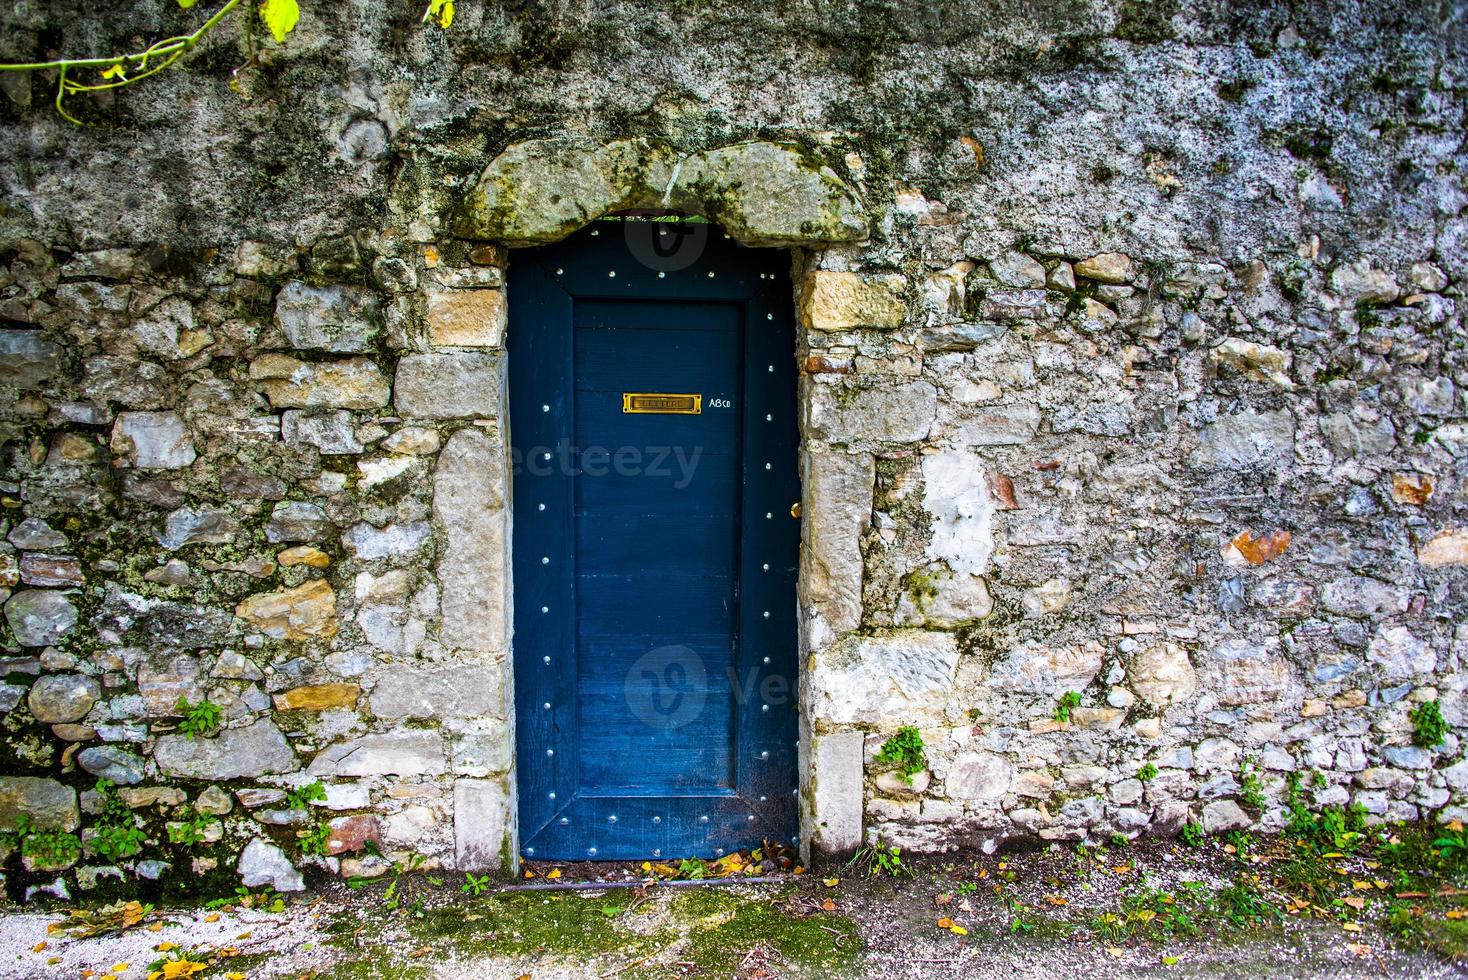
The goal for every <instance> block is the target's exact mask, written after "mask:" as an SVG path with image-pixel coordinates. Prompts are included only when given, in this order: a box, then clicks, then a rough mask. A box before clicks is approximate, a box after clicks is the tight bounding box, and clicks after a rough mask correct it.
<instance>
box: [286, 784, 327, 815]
mask: <svg viewBox="0 0 1468 980" xmlns="http://www.w3.org/2000/svg"><path fill="white" fill-rule="evenodd" d="M325 799H326V787H325V786H323V785H321V780H319V779H317V780H313V781H312V782H309V783H307V784H306V785H304V786H298V787H296V788H295V789H288V790H286V791H285V807H286V809H287V810H304V809H306V808H307V807H308V806H310V805H311V804H312V803H316V802H322V801H325Z"/></svg>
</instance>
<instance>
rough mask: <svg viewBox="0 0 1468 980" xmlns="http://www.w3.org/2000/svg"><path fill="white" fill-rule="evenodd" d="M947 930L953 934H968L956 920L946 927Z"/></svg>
mask: <svg viewBox="0 0 1468 980" xmlns="http://www.w3.org/2000/svg"><path fill="white" fill-rule="evenodd" d="M948 931H949V932H951V933H953V934H954V935H955V936H967V935H968V930H967V929H965V928H964V927H963V926H961V925H959V924H958V923H956V922H955V923H954V924H953V925H951V926H949V927H948Z"/></svg>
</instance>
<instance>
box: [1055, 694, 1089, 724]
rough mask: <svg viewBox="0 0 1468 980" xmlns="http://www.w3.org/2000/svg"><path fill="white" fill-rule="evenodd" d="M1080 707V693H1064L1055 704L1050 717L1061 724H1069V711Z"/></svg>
mask: <svg viewBox="0 0 1468 980" xmlns="http://www.w3.org/2000/svg"><path fill="white" fill-rule="evenodd" d="M1080 706H1081V692H1080V691H1066V692H1065V693H1064V694H1062V695H1061V696H1060V700H1059V701H1057V702H1056V703H1055V711H1054V712H1053V713H1052V714H1051V715H1050V717H1051V718H1052V719H1054V720H1055V721H1058V722H1060V723H1061V724H1069V723H1070V713H1071V711H1072V710H1074V709H1075V708H1079V707H1080Z"/></svg>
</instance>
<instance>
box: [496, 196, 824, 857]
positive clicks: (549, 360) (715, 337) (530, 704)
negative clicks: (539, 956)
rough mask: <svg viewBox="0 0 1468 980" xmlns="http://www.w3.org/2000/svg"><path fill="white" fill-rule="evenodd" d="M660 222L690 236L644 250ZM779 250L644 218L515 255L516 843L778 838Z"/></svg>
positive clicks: (670, 846) (784, 801)
mask: <svg viewBox="0 0 1468 980" xmlns="http://www.w3.org/2000/svg"><path fill="white" fill-rule="evenodd" d="M639 236H640V237H641V239H643V241H639ZM666 236H675V240H677V241H680V242H682V243H683V244H684V246H685V247H684V250H683V251H682V253H681V258H678V259H677V260H676V261H665V259H667V255H664V254H663V253H661V252H659V251H658V250H657V249H655V248H654V249H651V250H649V248H648V247H647V244H648V243H647V241H646V239H649V238H652V239H653V241H654V242H657V241H661V240H663V239H664V238H665V237H666ZM705 236H706V237H705ZM700 241H701V244H700V245H695V248H697V249H699V250H697V251H696V252H695V253H693V254H696V255H697V258H696V260H694V261H693V262H692V263H691V264H689V263H688V262H687V259H688V257H689V255H690V253H689V252H688V251H687V247H688V245H689V243H690V242H694V243H698V242H700ZM671 251H673V252H676V251H677V250H671ZM788 261H789V260H788V258H787V256H785V255H784V254H783V253H779V252H773V251H769V250H756V249H745V248H740V247H738V246H736V245H734V244H733V243H732V242H730V241H729V240H727V239H725V238H724V237H723V235H722V234H721V233H719V232H718V231H717V229H711V228H710V226H706V225H705V226H698V225H681V224H680V225H670V224H667V223H652V222H646V223H642V222H639V223H629V224H626V225H624V224H623V223H621V222H598V223H596V225H595V226H593V227H591V228H589V229H585V230H583V231H581V232H579V233H578V234H576V235H574V236H572V237H571V238H569V239H567V240H566V241H564V242H561V243H559V244H557V245H553V246H549V247H546V248H540V249H533V250H525V251H522V252H516V253H515V256H514V260H513V262H512V263H511V271H510V281H509V286H508V289H509V301H510V334H509V350H510V435H511V444H512V446H513V451H514V462H515V476H514V488H513V490H514V542H513V552H514V593H515V644H514V645H515V649H514V657H515V709H516V732H517V740H518V745H517V764H518V772H519V787H518V791H519V801H520V827H521V841H522V846H521V851H522V853H523V854H524V855H525V856H526V857H527V858H530V859H533V860H587V859H592V860H626V859H642V858H667V859H671V858H676V857H688V856H700V857H712V856H718V855H720V854H723V853H727V852H728V851H731V850H734V849H737V848H746V847H755V846H759V845H760V844H761V842H763V841H765V840H769V841H780V842H782V843H787V844H793V843H794V842H795V837H796V832H797V817H796V795H795V794H796V739H797V734H796V714H795V712H796V696H795V677H796V633H795V631H796V627H795V575H796V559H797V553H798V547H799V544H798V542H799V529H798V521H797V520H796V519H795V518H794V516H793V514H792V505H793V504H794V503H795V502H796V501H798V500H799V499H800V491H799V483H798V476H797V468H796V466H797V437H796V424H795V369H794V363H793V362H794V339H793V324H792V320H791V306H792V298H791V289H790V280H789V275H788V272H787V269H788Z"/></svg>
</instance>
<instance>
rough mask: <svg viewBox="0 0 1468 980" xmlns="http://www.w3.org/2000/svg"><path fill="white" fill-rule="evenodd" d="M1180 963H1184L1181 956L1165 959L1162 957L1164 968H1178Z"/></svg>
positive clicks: (1166, 957) (1165, 957)
mask: <svg viewBox="0 0 1468 980" xmlns="http://www.w3.org/2000/svg"><path fill="white" fill-rule="evenodd" d="M1180 962H1182V957H1181V956H1164V957H1162V965H1163V966H1177V965H1178V963H1180Z"/></svg>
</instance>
